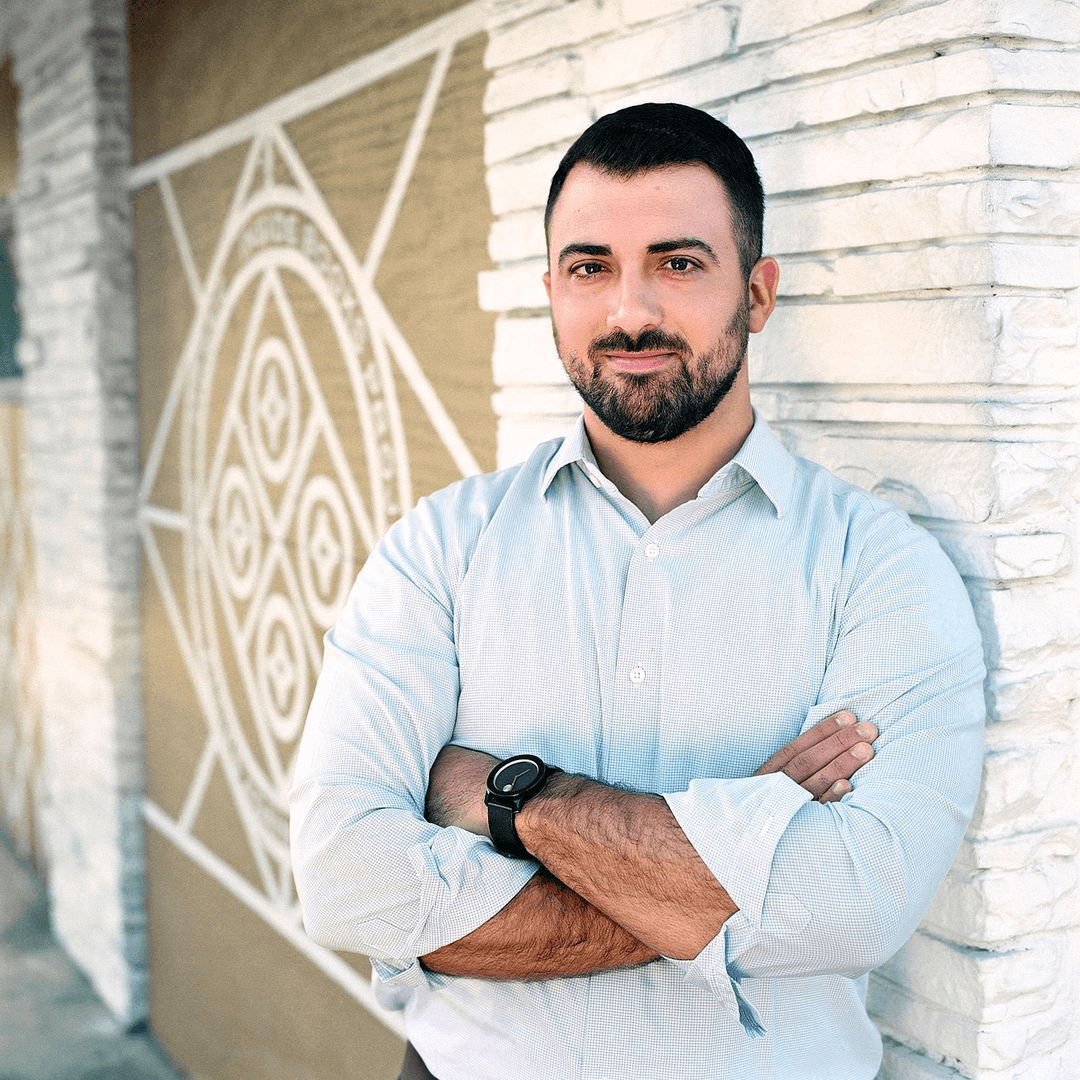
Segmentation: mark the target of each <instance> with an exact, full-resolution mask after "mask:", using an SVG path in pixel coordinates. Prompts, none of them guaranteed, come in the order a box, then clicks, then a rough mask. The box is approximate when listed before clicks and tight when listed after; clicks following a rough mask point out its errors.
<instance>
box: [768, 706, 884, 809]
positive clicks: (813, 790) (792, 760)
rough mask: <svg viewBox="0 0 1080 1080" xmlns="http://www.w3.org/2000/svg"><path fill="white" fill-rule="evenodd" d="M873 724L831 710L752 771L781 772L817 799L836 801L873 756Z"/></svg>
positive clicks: (876, 731) (849, 789)
mask: <svg viewBox="0 0 1080 1080" xmlns="http://www.w3.org/2000/svg"><path fill="white" fill-rule="evenodd" d="M877 736H878V730H877V728H876V727H875V726H874V725H873V724H867V723H863V724H859V723H856V721H855V717H854V716H853V715H852V714H851V713H849V712H838V713H833V715H832V716H827V717H826V718H825V719H824V720H822V721H821V722H820V723H818V724H815V725H814V726H813V727H812V728H810V729H809V731H804V732H803V733H802V734H801V735H800V736H799V737H798V738H797V739H793V740H792V741H791V742H789V743H788V744H787V746H784V747H781V748H780V749H779V750H777V751H776V753H775V754H773V756H772V757H771V758H769V760H768V761H766V762H765V764H764V765H762V766H761V768H760V769H758V771H757V772H756V773H754V775H755V776H765V775H766V774H767V773H776V772H782V773H784V774H785V775H787V776H790V777H791V779H792V780H794V781H795V783H797V784H799V785H800V786H801V787H804V788H805V789H806V790H807V791H809V792H810V794H811V795H813V796H814V798H815V799H817V801H818V802H823V803H825V802H836V801H837V800H838V799H841V798H843V797H844V796H845V795H846V794H847V793H848V792H849V791H851V783H850V781H851V778H852V776H854V775H855V773H856V772H857V771H858V770H859V769H861V768H862V767H863V766H864V765H865V764H866V763H867V762H868V761H869V760H870V759H871V758H872V757H873V756H874V748H873V747H872V746H871V745H870V744H871V743H872V742H873V740H874V739H876V738H877Z"/></svg>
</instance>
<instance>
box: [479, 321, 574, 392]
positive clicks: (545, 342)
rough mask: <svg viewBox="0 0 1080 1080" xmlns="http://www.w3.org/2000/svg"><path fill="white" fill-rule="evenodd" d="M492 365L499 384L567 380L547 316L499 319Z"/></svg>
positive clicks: (548, 383) (560, 382)
mask: <svg viewBox="0 0 1080 1080" xmlns="http://www.w3.org/2000/svg"><path fill="white" fill-rule="evenodd" d="M492 368H493V371H494V375H495V385H496V386H499V387H508V386H537V385H539V386H561V385H565V384H566V383H567V382H568V380H567V377H566V372H565V370H564V369H563V366H562V362H561V361H560V360H559V354H558V352H557V351H556V349H555V340H554V338H553V337H552V333H551V320H550V319H546V318H522V319H507V318H503V319H496V321H495V348H494V351H493V354H492Z"/></svg>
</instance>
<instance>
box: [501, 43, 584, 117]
mask: <svg viewBox="0 0 1080 1080" xmlns="http://www.w3.org/2000/svg"><path fill="white" fill-rule="evenodd" d="M576 83H577V76H576V69H575V65H574V63H573V61H572V60H571V59H570V57H568V56H545V57H543V58H542V59H539V60H534V61H532V62H531V63H524V64H519V65H517V66H516V67H513V68H510V69H503V70H501V71H497V72H495V74H493V75H492V76H491V80H490V81H489V82H488V85H487V89H486V90H485V91H484V112H485V114H487V115H488V116H493V115H495V114H497V113H501V112H506V111H508V110H509V109H516V108H518V107H519V106H521V105H529V104H531V103H532V102H534V101H540V100H543V99H545V98H550V97H557V96H559V95H561V94H566V93H569V92H570V91H572V90H573V89H575V86H576Z"/></svg>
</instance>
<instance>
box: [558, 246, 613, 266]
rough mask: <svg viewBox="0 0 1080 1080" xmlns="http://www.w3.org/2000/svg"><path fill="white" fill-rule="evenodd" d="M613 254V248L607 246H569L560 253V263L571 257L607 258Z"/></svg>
mask: <svg viewBox="0 0 1080 1080" xmlns="http://www.w3.org/2000/svg"><path fill="white" fill-rule="evenodd" d="M610 254H611V248H609V247H608V246H607V244H578V243H573V244H567V245H566V247H564V248H563V249H562V251H560V252H559V263H560V264H561V263H562V261H563V259H565V258H567V257H568V256H570V255H596V256H606V255H610Z"/></svg>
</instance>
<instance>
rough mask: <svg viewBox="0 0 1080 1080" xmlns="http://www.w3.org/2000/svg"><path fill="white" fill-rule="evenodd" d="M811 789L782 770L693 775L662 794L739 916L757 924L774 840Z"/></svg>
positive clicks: (752, 924) (803, 803) (754, 925)
mask: <svg viewBox="0 0 1080 1080" xmlns="http://www.w3.org/2000/svg"><path fill="white" fill-rule="evenodd" d="M811 798H812V796H811V795H810V792H808V791H806V790H805V789H804V788H801V787H800V786H799V785H798V784H796V783H795V781H794V780H792V779H790V778H789V777H787V776H785V775H784V774H783V773H772V774H770V775H768V776H750V777H746V778H745V779H734V780H720V779H705V780H694V781H692V782H691V784H690V786H689V787H688V788H687V789H686V791H678V792H672V793H671V794H668V795H665V796H664V799H665V800H666V802H667V804H668V806H669V807H670V809H671V812H672V814H674V815H675V820H676V821H677V822H678V823H679V827H680V828H681V829H682V831H683V832H684V833H685V834H686V838H687V839H688V840H689V841H690V843H691V845H692V846H693V848H694V850H695V851H696V852H697V853H698V855H699V856H700V857H701V860H702V862H704V863H705V865H706V866H707V867H708V868H709V870H710V872H711V873H712V875H713V877H715V878H716V880H717V881H719V882H720V884H721V885H723V887H724V888H725V889H726V890H727V893H728V895H729V896H730V897H731V899H732V900H733V901H734V902H735V904H736V906H737V907H738V909H739V911H740V912H741V913H742V915H743V917H744V918H745V919H747V920H748V921H749V923H750V925H751V926H752V927H754V928H755V929H756V928H760V926H761V916H762V909H763V908H764V906H765V891H766V889H767V888H768V885H769V875H770V873H771V871H772V862H773V855H774V854H775V852H776V845H777V843H778V842H779V840H780V837H781V836H782V835H783V833H784V830H785V829H786V828H787V827H788V824H789V823H790V821H791V819H792V818H793V817H794V816H795V814H796V813H797V812H798V811H799V808H800V807H802V806H805V805H806V803H808V802H810V801H811Z"/></svg>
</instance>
